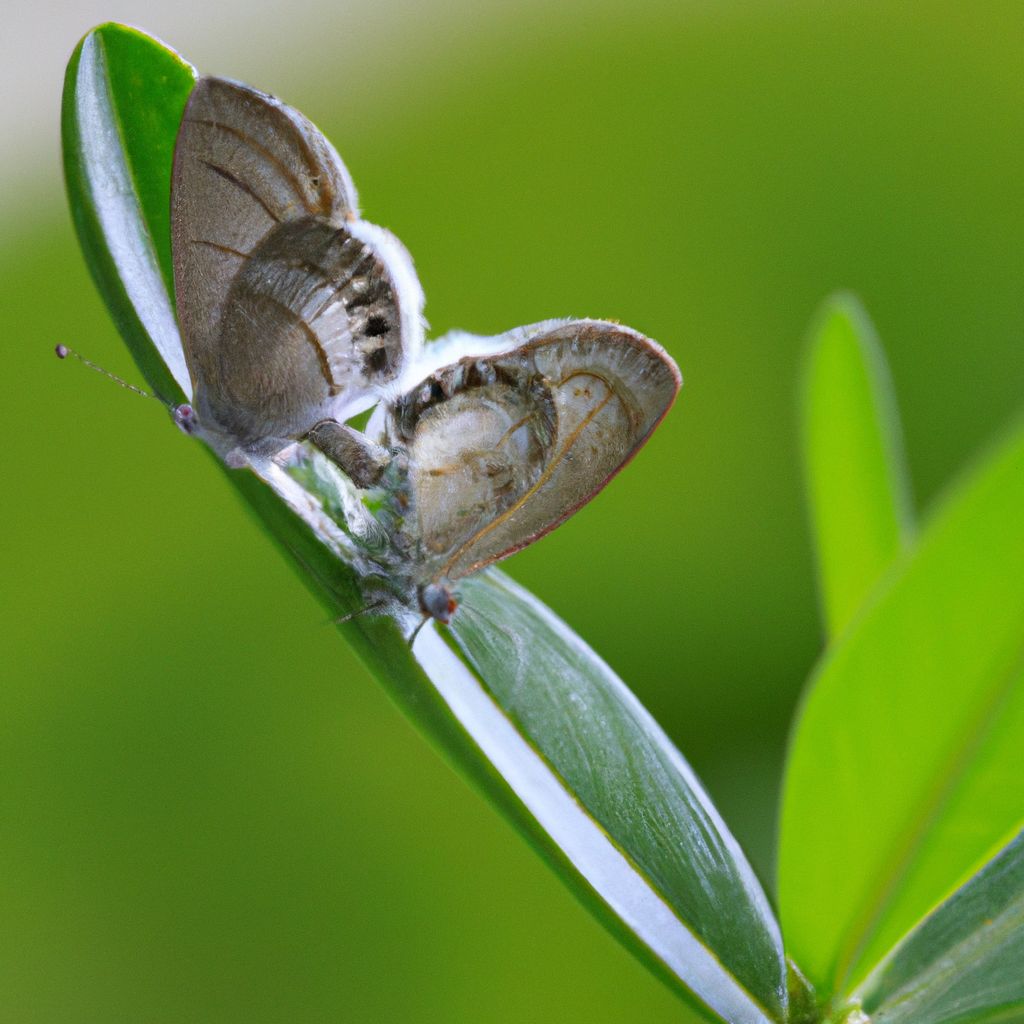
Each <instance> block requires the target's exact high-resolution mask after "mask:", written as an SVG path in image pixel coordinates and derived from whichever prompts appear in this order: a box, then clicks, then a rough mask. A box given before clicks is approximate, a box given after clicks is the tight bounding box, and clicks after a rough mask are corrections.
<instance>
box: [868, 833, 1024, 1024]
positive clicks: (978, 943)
mask: <svg viewBox="0 0 1024 1024" xmlns="http://www.w3.org/2000/svg"><path fill="white" fill-rule="evenodd" d="M858 997H859V999H860V1001H861V1003H862V1005H863V1007H864V1009H865V1010H866V1011H867V1012H868V1014H869V1015H870V1017H871V1020H872V1022H873V1024H955V1022H959V1021H962V1022H965V1024H966V1022H968V1021H970V1022H972V1024H980V1022H982V1021H996V1020H999V1021H1005V1020H1010V1019H1011V1018H1012V1019H1016V1020H1020V1019H1021V1018H1022V1017H1024V833H1021V834H1019V835H1018V836H1017V838H1016V839H1014V840H1013V842H1012V843H1010V845H1009V846H1007V847H1006V849H1004V850H1003V851H1002V852H1001V853H1000V854H999V855H998V856H997V857H996V858H995V859H994V860H992V861H991V862H990V863H988V864H987V865H985V867H984V868H983V869H982V870H981V871H980V872H979V873H978V874H977V875H975V876H974V877H973V878H972V879H971V880H970V881H969V882H967V884H966V885H964V886H963V887H962V888H961V889H959V890H958V891H957V892H956V893H954V894H953V895H952V896H951V897H950V898H949V899H948V900H947V901H946V902H945V903H943V904H942V906H940V907H939V908H938V909H936V910H935V911H934V913H932V914H931V916H929V917H928V918H927V919H926V920H925V921H924V922H922V923H921V924H920V925H919V926H918V927H917V928H916V929H915V930H914V931H913V932H911V934H910V935H908V936H907V938H906V939H904V940H903V942H901V943H900V945H899V946H898V947H897V949H896V951H895V953H894V954H893V955H892V956H891V957H890V958H889V959H888V960H886V962H885V963H884V964H883V965H882V966H881V967H880V968H879V969H878V970H877V971H876V972H875V973H874V974H873V975H872V976H871V978H869V979H868V981H867V983H866V984H865V985H864V987H863V989H862V990H861V992H859V993H858Z"/></svg>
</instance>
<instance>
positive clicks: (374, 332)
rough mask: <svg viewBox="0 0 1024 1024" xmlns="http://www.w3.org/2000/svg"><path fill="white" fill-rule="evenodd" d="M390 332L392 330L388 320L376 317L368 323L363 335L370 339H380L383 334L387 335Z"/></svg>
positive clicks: (372, 317) (371, 318)
mask: <svg viewBox="0 0 1024 1024" xmlns="http://www.w3.org/2000/svg"><path fill="white" fill-rule="evenodd" d="M389 330H391V325H390V324H389V323H388V322H387V320H385V319H384V317H382V316H379V315H374V316H371V317H370V319H369V320H367V321H366V327H365V328H364V330H363V333H364V334H365V335H366V336H367V337H368V338H379V337H380V336H381V335H382V334H387V333H388V331H389ZM377 351H378V352H380V351H381V349H378V350H377Z"/></svg>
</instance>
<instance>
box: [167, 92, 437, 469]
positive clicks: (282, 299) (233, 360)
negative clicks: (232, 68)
mask: <svg viewBox="0 0 1024 1024" xmlns="http://www.w3.org/2000/svg"><path fill="white" fill-rule="evenodd" d="M171 246H172V255H173V262H174V291H175V298H176V302H177V309H178V321H179V324H180V327H181V332H182V341H183V345H184V349H185V360H186V363H187V364H188V369H189V374H190V376H191V378H192V385H193V403H194V404H193V406H191V407H188V406H185V407H182V408H181V409H179V410H178V413H177V417H176V418H177V420H178V422H179V425H181V426H182V427H183V428H184V429H186V430H187V431H188V432H197V431H198V432H200V433H201V434H202V435H203V437H204V438H205V439H206V440H207V441H208V442H209V443H210V444H211V445H212V446H213V447H214V448H215V449H216V450H217V451H218V452H219V453H220V454H221V455H222V456H224V457H226V458H228V459H229V460H230V461H231V462H232V463H233V464H241V463H242V462H243V461H244V455H245V454H246V453H262V454H273V453H274V452H276V451H278V450H280V449H281V448H283V447H284V446H285V445H286V444H288V443H289V442H290V441H292V440H296V439H299V438H304V437H307V436H309V435H310V434H311V432H312V434H313V440H314V441H318V442H320V443H321V444H322V446H323V447H324V448H325V450H327V451H328V453H329V454H331V453H332V448H336V447H338V446H340V448H341V451H340V453H339V452H334V454H338V455H339V459H340V461H342V462H343V463H344V464H345V465H346V467H347V469H348V470H349V472H350V473H352V474H354V475H356V476H359V477H360V480H359V481H357V482H363V483H368V482H369V480H370V478H372V477H373V476H374V467H373V466H372V464H370V463H367V464H364V462H363V461H360V456H361V455H362V456H365V457H366V458H370V459H371V461H372V458H373V457H374V456H375V455H379V453H373V452H372V450H370V449H367V447H366V445H364V444H362V443H361V441H360V440H359V439H358V438H354V437H353V436H352V434H353V433H354V432H351V431H349V430H348V429H347V428H343V427H342V426H341V422H342V421H343V420H344V419H346V418H347V417H349V416H351V415H352V414H353V413H354V412H357V411H359V408H360V406H362V407H363V408H365V407H366V406H367V405H368V404H369V403H370V401H372V400H373V399H374V398H375V397H377V394H378V391H379V388H380V387H381V386H383V385H385V384H387V383H389V382H391V381H393V380H395V379H396V377H397V376H398V374H399V373H400V372H401V370H402V368H403V366H404V364H405V362H406V360H408V359H409V358H410V357H412V356H414V355H415V354H416V353H417V352H418V350H419V347H420V345H421V343H422V338H423V320H422V309H423V293H422V291H421V290H420V286H419V281H418V280H417V278H416V274H415V272H414V271H413V268H412V260H411V259H410V257H409V255H408V253H407V252H406V250H405V248H404V247H403V246H402V244H401V243H400V242H399V241H398V239H396V238H395V237H394V236H393V235H391V234H390V233H389V232H387V231H385V230H384V229H383V228H379V227H376V226H375V225H373V224H369V223H367V222H366V221H363V220H360V219H359V211H358V207H357V206H356V192H355V188H354V186H353V184H352V179H351V178H350V177H349V174H348V171H347V170H346V169H345V166H344V164H343V163H342V162H341V159H340V157H339V156H338V154H337V153H336V152H335V151H334V149H333V147H332V146H331V144H330V143H329V142H328V141H327V140H326V139H325V138H324V136H323V135H322V134H321V133H320V132H319V131H318V130H317V129H316V128H315V127H314V126H313V125H312V124H310V122H309V121H307V120H306V118H304V117H303V116H302V115H301V114H300V113H298V112H297V111H295V110H293V109H292V108H291V107H288V106H286V105H285V104H283V103H281V102H280V101H279V100H276V99H274V98H273V97H271V96H267V95H265V94H264V93H261V92H257V91H256V90H255V89H251V88H249V87H248V86H245V85H241V84H238V83H235V82H230V81H227V80H225V79H222V78H201V79H200V80H199V81H198V83H197V84H196V86H195V88H194V89H193V91H192V94H191V96H190V97H189V100H188V104H187V105H186V107H185V113H184V117H183V119H182V122H181V127H180V128H179V130H178V138H177V144H176V147H175V153H174V168H173V172H172V177H171ZM318 424H320V425H322V426H321V427H320V429H317V427H318Z"/></svg>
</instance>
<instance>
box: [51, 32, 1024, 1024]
mask: <svg viewBox="0 0 1024 1024" xmlns="http://www.w3.org/2000/svg"><path fill="white" fill-rule="evenodd" d="M194 78H195V73H194V71H193V69H192V68H191V67H190V66H189V65H188V64H187V63H185V62H184V61H182V60H181V59H180V58H179V57H177V55H175V54H173V53H172V52H171V51H169V50H167V49H166V48H164V47H163V46H161V45H160V44H159V43H157V42H156V41H155V40H152V39H150V38H148V37H146V36H144V35H142V34H141V33H138V32H136V31H134V30H131V29H126V28H124V27H122V26H116V25H107V26H102V27H101V28H99V29H97V30H95V31H94V32H92V33H90V34H89V35H88V36H87V37H86V38H85V39H84V40H83V42H82V43H81V44H80V46H79V48H78V49H77V50H76V51H75V54H74V56H73V57H72V60H71V63H70V65H69V69H68V75H67V80H66V88H65V97H64V116H63V132H64V152H65V169H66V176H67V182H68V191H69V197H70V200H71V208H72V212H73V215H74V218H75V223H76V227H77V228H78V232H79V237H80V239H81V242H82V246H83V249H84V250H85V252H86V256H87V260H88V263H89V266H90V269H91V271H92V273H93V275H94V277H95V279H96V282H97V285H98V287H99V289H100V291H101V293H102V294H103V296H104V298H105V300H106V302H107V304H108V306H109V308H110V310H111V313H112V315H113V317H114V319H115V322H116V323H117V325H118V327H119V329H120V330H121V332H122V334H123V335H124V337H125V339H126V341H127V342H128V344H129V346H130V347H131V349H132V352H133V355H134V356H135V358H136V361H137V362H138V364H139V366H140V368H141V370H142V372H143V374H144V375H145V377H146V378H147V380H148V381H149V383H150V385H151V386H152V387H153V388H154V389H155V390H157V391H158V392H159V393H160V394H161V395H162V396H163V397H164V398H165V399H167V400H168V401H180V400H183V399H184V398H185V390H186V388H187V374H186V373H185V370H184V363H183V359H182V356H181V348H180V342H179V340H178V334H177V327H176V324H175V321H174V315H173V301H172V298H171V295H172V289H171V275H170V266H169V258H170V257H169V254H170V243H169V226H168V212H167V205H168V202H167V200H168V194H169V178H170V155H171V151H172V147H173V140H174V137H175V133H176V131H177V125H178V121H179V119H180V116H181V110H182V108H183V106H184V103H185V100H186V99H187V96H188V94H189V91H190V89H191V87H192V84H193V83H194ZM810 352H811V358H810V362H809V367H808V373H807V377H806V381H805V397H804V409H805V417H804V421H805V436H806V440H807V468H808V478H809V481H810V493H811V499H812V502H811V504H812V510H813V519H814V523H815V530H816V536H817V540H818V550H819V561H820V566H821V581H822V582H821V590H822V594H823V604H824V606H825V610H826V618H827V621H828V624H829V631H830V634H831V639H830V644H829V649H828V652H827V653H826V656H825V658H824V659H823V661H822V663H821V666H820V668H819V669H818V671H817V672H816V674H815V677H814V679H813V680H812V682H811V685H810V687H809V689H808V695H807V699H806V703H805V707H804V709H803V711H802V713H801V716H800V720H799V723H798V726H797V729H796V731H795V733H794V737H793V743H792V748H791V752H790V759H789V766H788V770H787V781H786V788H785V794H784V810H783V822H782V835H781V857H780V877H779V903H780V908H781V918H782V922H783V925H784V927H785V935H786V946H785V948H784V947H783V942H782V938H781V934H780V929H779V927H778V925H777V924H776V922H775V918H774V915H773V913H772V911H771V909H770V907H769V904H768V901H767V899H766V898H765V896H764V893H763V891H762V889H761V887H760V884H759V883H758V881H757V879H756V878H755V877H754V875H753V873H752V871H751V869H750V867H749V865H748V864H747V861H746V859H745V858H744V856H743V854H742V852H741V851H740V849H739V848H738V846H737V844H736V843H735V841H734V840H733V838H732V837H731V835H730V833H729V831H728V829H727V827H726V826H725V824H724V822H722V820H721V818H720V817H719V815H718V814H717V812H716V811H715V809H714V807H713V806H712V805H711V803H710V801H709V800H708V798H707V796H706V794H705V793H704V792H703V790H702V789H701V787H700V785H699V783H698V782H697V781H696V779H695V778H694V776H693V775H692V773H691V771H690V770H689V768H688V766H687V765H686V764H685V762H684V761H683V760H682V758H681V757H680V756H679V754H678V753H677V752H676V751H675V750H674V748H673V747H672V746H671V744H670V743H669V741H668V740H667V739H666V737H665V736H664V735H663V733H662V732H661V731H660V729H659V728H658V727H657V725H656V724H655V723H654V722H653V721H652V720H651V719H650V717H649V716H648V715H647V714H646V712H645V711H644V710H643V709H642V708H641V707H640V706H639V705H638V704H637V702H636V701H635V699H634V698H633V697H632V695H631V694H630V693H629V692H628V690H626V688H625V687H624V686H623V685H622V683H621V682H620V681H619V680H618V679H617V678H616V677H615V676H614V675H613V674H612V673H611V671H610V670H609V669H608V668H607V666H605V665H604V664H603V663H602V662H601V661H600V659H599V658H598V657H597V656H596V655H595V654H594V653H593V652H592V651H590V649H589V648H588V647H587V646H586V645H585V644H584V643H583V642H582V641H581V640H579V639H578V638H577V637H575V636H574V635H573V634H572V633H571V632H570V631H569V630H568V629H567V628H566V627H565V626H564V624H562V623H561V622H560V621H559V620H558V619H557V618H555V617H554V616H553V615H552V613H551V612H550V611H548V609H546V608H545V607H544V606H543V605H542V604H541V603H540V602H538V601H537V600H536V599H535V598H533V597H532V596H531V595H529V594H527V593H526V592H525V591H523V590H522V588H520V587H518V586H516V585H515V584H513V583H512V582H511V581H510V580H508V579H507V578H505V577H504V576H502V575H501V574H500V573H498V572H496V571H490V572H487V573H484V574H482V575H480V576H478V577H476V578H473V579H471V580H468V581H467V582H466V583H465V585H464V586H463V588H462V601H463V609H464V611H463V613H462V614H460V615H458V616H457V617H456V618H455V620H454V621H453V624H452V628H451V629H450V630H448V631H445V630H438V631H437V632H433V631H430V632H428V633H427V634H426V635H425V637H424V641H425V642H424V643H422V644H420V645H419V646H418V647H417V653H418V657H413V655H412V653H411V652H410V650H409V648H408V645H407V643H406V641H405V639H404V636H403V635H402V632H401V630H400V629H399V628H398V626H397V625H396V624H395V623H393V622H391V621H390V620H388V619H386V618H382V617H369V616H364V617H359V618H357V619H354V620H352V621H349V622H346V623H343V624H341V625H340V626H339V629H340V630H341V631H342V633H343V635H344V636H345V638H346V639H347V640H348V641H349V642H350V643H351V644H353V646H354V647H355V648H356V650H357V651H358V652H359V654H360V656H361V657H362V659H363V660H364V662H365V663H366V664H367V666H368V667H369V668H370V670H371V671H372V672H373V673H374V674H375V675H376V676H377V678H378V679H380V681H381V682H382V683H383V684H384V685H385V686H386V687H387V689H388V690H389V692H390V693H391V695H392V696H393V697H394V699H395V700H396V702H397V703H398V704H399V705H400V706H401V707H402V708H403V709H404V710H405V711H406V713H407V714H408V715H409V716H410V717H411V718H412V719H413V720H414V721H415V722H416V723H417V724H418V725H419V727H420V728H421V729H422V730H423V731H424V732H425V733H426V734H427V735H428V737H430V738H431V739H432V741H433V742H434V743H435V744H437V745H438V746H439V747H440V748H441V749H442V750H443V751H444V752H445V753H446V754H447V756H448V757H449V758H450V759H451V760H453V761H454V762H455V763H456V764H457V765H458V766H459V768H460V769H461V770H462V771H463V773H464V774H465V775H466V776H467V777H468V778H469V779H470V780H471V781H473V782H474V783H475V784H476V785H477V786H478V787H479V788H480V789H481V790H482V791H483V792H484V793H485V794H486V795H487V796H488V797H489V798H490V799H491V800H492V801H493V802H494V803H495V804H496V805H497V806H498V807H499V808H500V809H501V810H502V811H503V812H504V813H505V814H506V816H507V817H508V818H509V819H510V820H511V821H512V822H513V823H514V824H515V825H516V827H517V828H518V829H519V830H520V831H521V832H522V833H523V834H524V836H525V837H526V838H527V839H528V840H529V841H530V842H531V843H532V845H533V846H534V847H535V848H536V849H537V850H538V851H539V852H540V853H541V855H542V856H544V857H545V859H546V860H548V862H549V863H551V864H552V866H553V867H554V868H555V870H556V871H557V872H558V873H559V874H560V875H561V877H562V878H563V879H564V880H565V881H566V882H567V884H569V885H570V887H571V888H572V889H573V890H574V891H575V892H576V894H577V895H578V896H579V898H580V899H581V900H582V901H583V902H584V903H585V904H586V905H587V906H588V907H590V908H591V909H592V910H593V912H594V913H595V914H596V915H597V916H598V917H599V918H600V919H601V920H602V921H603V922H604V923H605V924H606V926H607V927H609V928H610V929H611V930H612V931H613V932H614V933H615V934H616V935H617V936H618V937H619V938H620V939H621V940H622V941H623V942H624V943H625V944H626V945H627V946H628V947H629V948H631V949H632V950H633V951H634V952H635V953H636V954H637V955H638V956H639V957H640V958H641V959H643V960H644V961H645V962H646V963H647V964H648V965H649V966H650V967H651V968H652V969H653V970H654V971H655V972H657V973H658V974H659V975H660V976H661V977H663V978H664V979H665V980H666V981H668V982H669V983H670V984H671V985H673V986H674V987H675V988H676V989H677V990H678V991H680V992H681V993H683V994H684V995H685V996H686V997H687V998H690V999H692V996H693V995H695V996H696V1002H697V1005H699V1006H701V1007H702V1008H703V1009H704V1010H705V1012H710V1013H712V1014H717V1015H718V1016H719V1017H721V1018H722V1019H725V1020H727V1021H744V1022H746V1021H750V1022H755V1021H761V1022H763V1021H778V1022H782V1021H787V1020H788V1021H799V1020H803V1021H815V1020H826V1019H827V1020H834V1021H838V1020H843V1019H846V1020H851V1021H852V1020H857V1019H861V1020H863V1014H864V1013H867V1014H870V1017H871V1019H872V1020H877V1021H911V1020H913V1021H917V1022H920V1024H939V1022H943V1021H949V1022H952V1021H957V1020H972V1021H973V1020H987V1019H993V1020H994V1019H1000V1020H1008V1019H1015V1016H1017V1015H1020V1014H1022V1013H1024V979H1022V978H1021V977H1020V974H1021V973H1022V972H1021V971H1020V970H1019V966H1018V965H1019V961H1020V952H1021V942H1022V940H1021V937H1020V936H1021V934H1022V932H1024V930H1022V928H1021V915H1022V913H1024V877H1022V876H1024V872H1022V870H1021V861H1020V858H1021V842H1020V840H1019V839H1017V838H1016V837H1017V836H1018V834H1019V832H1020V829H1021V825H1022V819H1024V813H1022V811H1024V799H1022V797H1024V793H1022V783H1021V779H1020V772H1019V770H1015V769H1016V767H1017V759H1016V755H1015V750H1016V749H1017V747H1018V746H1019V741H1020V738H1021V733H1022V731H1024V715H1022V714H1021V702H1022V700H1024V692H1022V689H1024V688H1022V686H1021V672H1022V665H1021V644H1022V639H1024V571H1022V570H1024V537H1022V531H1021V530H1020V526H1019V522H1018V520H1019V509H1020V508H1021V507H1022V503H1021V499H1022V498H1024V430H1022V429H1020V428H1018V429H1017V430H1015V431H1014V432H1013V433H1012V434H1011V435H1009V436H1008V438H1007V439H1006V440H1005V441H1004V442H1003V444H1002V445H1001V446H1000V447H999V448H998V449H997V450H996V451H995V452H994V453H993V454H992V455H991V456H990V457H989V458H987V459H986V460H984V461H983V462H982V463H980V464H979V465H978V466H977V467H976V468H975V469H974V470H973V471H972V472H971V473H970V474H969V475H968V476H966V477H965V478H964V479H963V480H962V481H961V482H960V483H959V484H958V485H957V486H956V487H955V488H953V489H952V490H951V492H950V493H949V495H948V496H947V498H946V499H945V501H944V502H943V503H942V504H941V506H940V508H939V509H938V510H937V511H936V512H935V513H934V514H933V515H932V516H931V517H930V519H929V520H928V521H927V523H926V524H925V525H924V527H923V528H922V530H921V532H920V535H919V536H918V537H917V538H916V539H915V538H914V530H913V527H912V525H911V522H910V518H911V516H910V508H909V505H910V503H909V499H908V497H907V488H906V486H905V484H904V483H903V474H902V466H901V457H900V442H899V438H898V432H897V430H896V417H895V410H894V406H893V403H892V400H891V398H890V392H889V388H888V383H887V380H886V377H885V370H884V361H883V359H882V355H881V351H880V349H879V348H878V346H877V343H876V342H875V341H874V340H873V338H872V336H871V331H870V327H869V326H868V325H867V322H866V320H865V318H864V317H863V315H862V314H861V313H860V312H859V311H858V310H857V308H856V306H855V304H854V303H853V302H852V300H849V299H843V298H841V299H838V300H835V301H834V302H833V303H831V304H830V305H829V306H828V307H827V309H826V311H825V314H824V316H823V317H822V319H821V321H820V323H819V325H818V327H817V328H816V330H815V332H814V336H813V338H812V344H811V348H810ZM315 465H317V466H318V467H319V470H318V471H316V472H313V473H310V474H307V475H306V476H305V477H304V478H303V479H302V480H301V481H299V480H296V479H294V478H292V477H291V476H289V475H287V474H286V473H285V472H284V471H281V470H278V469H276V468H268V469H267V470H266V471H265V472H264V471H260V472H259V473H257V472H256V471H255V470H227V469H225V470H224V472H225V474H226V476H227V479H228V480H229V482H230V483H231V484H232V485H233V486H234V487H236V488H237V489H238V491H239V493H240V495H241V497H242V498H243V500H244V501H245V502H246V503H247V504H248V505H249V507H250V508H251V509H252V510H253V511H254V512H255V514H256V515H257V516H258V517H259V518H260V519H261V520H262V521H263V523H264V524H265V525H266V528H267V531H268V532H269V533H270V534H271V536H273V537H274V538H275V539H276V540H277V541H278V543H279V544H280V545H281V546H282V548H283V549H284V550H285V551H286V552H287V553H288V555H289V556H290V557H291V558H292V559H293V560H294V563H295V565H296V567H297V570H298V571H299V573H300V575H301V576H302V577H303V579H304V580H306V582H307V583H308V585H309V586H310V587H311V588H312V589H313V590H314V591H315V592H316V593H317V594H318V595H319V596H320V598H321V599H322V600H323V602H324V603H325V605H326V606H327V608H328V609H329V610H330V612H331V614H332V615H336V616H339V615H343V614H346V613H348V612H351V611H353V610H355V609H356V608H357V607H358V606H359V603H360V600H361V599H360V590H359V586H358V581H357V579H356V578H355V575H354V570H353V569H352V567H351V565H352V562H353V560H354V559H353V555H354V550H353V547H352V544H353V542H352V540H351V539H350V538H349V537H348V536H347V535H346V533H345V532H344V529H343V520H342V519H341V517H338V518H333V517H332V515H331V510H332V509H334V508H336V507H337V506H338V504H339V503H340V502H341V500H342V497H343V495H342V490H341V489H343V488H344V486H345V484H344V481H343V480H340V479H339V478H338V476H337V474H335V473H333V472H332V471H331V470H330V468H329V467H328V466H327V465H325V464H322V463H316V464H315ZM320 470H322V471H320ZM580 708H584V709H586V710H585V712H584V713H581V712H580V711H579V709H580ZM787 954H788V956H789V957H791V958H792V960H793V961H794V962H795V963H796V964H798V965H799V970H797V969H796V968H794V967H790V966H788V964H787V959H786V956H787ZM805 977H806V978H807V979H808V981H806V982H805V981H804V980H803V978H805Z"/></svg>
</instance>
